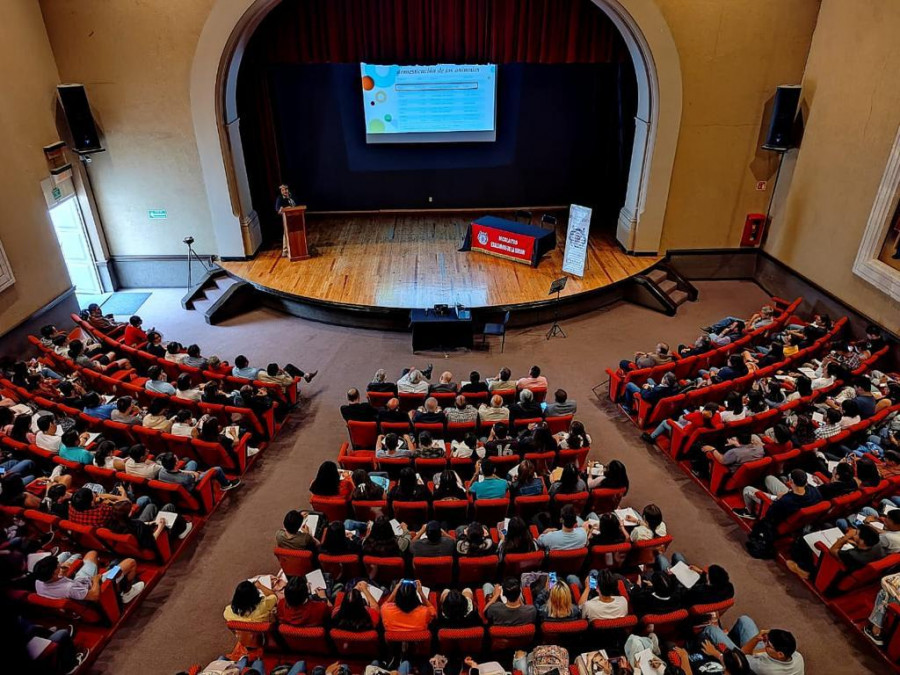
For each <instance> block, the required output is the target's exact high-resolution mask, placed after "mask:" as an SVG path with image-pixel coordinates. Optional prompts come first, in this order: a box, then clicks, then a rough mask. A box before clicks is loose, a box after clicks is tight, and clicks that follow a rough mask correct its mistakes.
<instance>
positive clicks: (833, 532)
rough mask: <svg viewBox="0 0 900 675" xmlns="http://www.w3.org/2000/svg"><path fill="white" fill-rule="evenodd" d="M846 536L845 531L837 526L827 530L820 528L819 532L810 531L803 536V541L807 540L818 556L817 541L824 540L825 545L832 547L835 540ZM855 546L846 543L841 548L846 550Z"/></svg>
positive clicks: (807, 543)
mask: <svg viewBox="0 0 900 675" xmlns="http://www.w3.org/2000/svg"><path fill="white" fill-rule="evenodd" d="M843 536H844V533H843V532H841V531H840V530H839V529H838V528H836V527H831V528H828V529H827V530H819V531H818V532H810V533H809V534H806V535H804V536H803V541H805V542H806V545H807V546H809V547H810V548H811V549H812V552H813V553H814V554H815V555H816V556H818V555H819V550H818V549H817V548H816V543H817V542H820V541H821V542H824V543H825V546H827V547H828V548H831V547H832V546H834V542H836V541H837V540H838V539H840V538H841V537H843ZM851 548H853V546H852V545H851V544H845V545H844V546H843V547H842V548H841V550H842V551H846V550H847V549H851Z"/></svg>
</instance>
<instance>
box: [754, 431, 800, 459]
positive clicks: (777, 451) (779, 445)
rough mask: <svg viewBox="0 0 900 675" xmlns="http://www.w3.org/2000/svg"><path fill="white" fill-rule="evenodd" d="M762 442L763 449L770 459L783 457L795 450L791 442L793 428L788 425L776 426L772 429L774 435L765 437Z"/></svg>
mask: <svg viewBox="0 0 900 675" xmlns="http://www.w3.org/2000/svg"><path fill="white" fill-rule="evenodd" d="M762 440H763V448H764V449H765V451H766V455H768V456H769V457H774V456H776V455H783V454H784V453H786V452H788V451H790V450H793V448H794V443H793V442H792V441H791V428H790V427H789V426H788V425H786V424H776V425H775V426H774V427H773V429H772V435H771V436H768V435H766V436H763V439H762Z"/></svg>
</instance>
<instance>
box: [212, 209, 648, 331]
mask: <svg viewBox="0 0 900 675" xmlns="http://www.w3.org/2000/svg"><path fill="white" fill-rule="evenodd" d="M479 215H481V214H473V213H454V214H421V213H416V214H407V213H400V214H378V215H365V214H348V215H327V216H325V215H319V216H316V215H311V216H309V217H308V218H307V233H308V238H309V245H310V251H311V252H312V253H313V257H312V258H311V259H309V260H303V261H299V262H294V263H292V262H289V261H288V259H287V258H283V257H281V249H280V247H279V248H277V249H276V248H269V249H266V250H263V251H260V253H259V254H258V255H257V256H256V257H255V258H253V259H252V260H247V261H231V262H222V263H221V265H222V267H223V268H224V269H225V270H226V271H227V272H228V273H229V274H230V275H231V276H233V277H235V278H237V279H241V280H244V281H247V282H249V283H250V284H252V285H253V286H255V287H256V289H257V290H258V291H262V296H263V298H264V299H266V298H267V297H268V302H267V304H270V305H274V306H278V307H279V308H280V309H283V310H285V311H288V312H290V313H292V314H299V315H302V316H308V317H309V318H314V319H318V320H323V321H329V322H332V323H341V324H349V325H371V326H372V327H376V326H377V327H385V324H384V322H378V321H377V320H376V321H375V322H374V323H373V322H372V321H371V320H372V319H375V316H377V315H381V316H383V317H387V316H388V315H393V316H394V317H395V318H399V317H405V316H406V313H407V312H408V310H409V309H412V308H416V307H431V306H433V305H435V304H441V303H443V304H447V305H456V304H461V305H464V306H465V307H468V308H471V309H473V310H476V312H478V311H479V310H480V311H481V313H484V312H486V311H490V310H499V309H501V308H503V309H510V310H512V311H513V312H514V313H516V314H518V315H519V317H518V320H517V321H516V323H524V322H527V319H526V315H528V314H529V311H530V317H529V318H530V319H531V322H537V321H538V320H541V317H540V316H539V315H537V314H535V313H534V311H535V310H538V311H539V310H542V309H544V310H545V309H546V308H547V307H548V306H549V301H550V300H551V298H549V297H548V295H547V290H548V289H549V287H550V283H551V282H552V281H553V280H554V279H556V278H558V277H561V276H564V274H563V272H562V262H563V246H564V243H565V225H564V224H563V221H564V220H565V214H559V218H560V221H561V223H560V225H558V226H557V227H558V229H557V247H556V249H555V250H554V251H553V252H552V253H550V254H549V255H545V256H544V257H543V258H542V259H541V262H540V264H539V265H538V266H537V267H529V266H527V265H523V264H521V263H516V262H512V261H510V260H505V259H502V258H497V257H494V256H489V255H485V254H483V253H478V252H459V251H458V250H457V249H458V248H459V247H460V244H461V242H462V240H463V237H464V235H465V232H466V228H467V226H468V224H469V222H470V221H471V220H472V219H473V218H477V217H478V216H479ZM496 215H499V216H501V217H506V218H510V219H512V214H503V213H498V214H496ZM538 217H539V216H538V214H537V213H536V214H535V219H536V221H535V222H537V218H538ZM661 259H662V258H660V257H656V256H640V257H635V256H629V255H626V254H625V253H624V252H623V251H622V250H621V249H620V248H619V247H618V245H617V244H616V242H615V241H614V239H613V237H612V235H609V234H606V233H600V232H594V233H592V235H591V238H590V243H589V249H588V258H587V263H586V266H585V276H584V277H583V278H578V277H573V276H569V281H568V285H567V286H566V289H565V290H564V291H563V293H562V298H563V300H564V301H568V302H567V304H569V305H570V306H571V305H572V301H573V300H576V299H579V300H585V299H587V298H588V297H589V296H596V294H597V293H598V292H600V291H602V290H604V289H607V288H609V287H611V286H613V285H615V284H618V283H619V282H622V281H625V280H627V279H629V278H630V277H632V276H634V275H636V274H640V273H642V272H645V271H647V270H648V269H649V268H651V267H653V265H655V264H656V263H657V262H659V261H660V260H661ZM304 306H305V309H304ZM341 312H343V313H344V314H346V315H348V316H349V315H352V314H356V315H358V318H361V319H362V321H356V320H347V321H345V320H336V319H335V318H334V316H331V318H329V317H328V316H327V315H328V314H329V313H341ZM366 315H368V320H367V319H366ZM523 319H524V320H525V321H523Z"/></svg>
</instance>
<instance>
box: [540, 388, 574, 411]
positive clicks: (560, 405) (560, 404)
mask: <svg viewBox="0 0 900 675" xmlns="http://www.w3.org/2000/svg"><path fill="white" fill-rule="evenodd" d="M577 409H578V404H577V403H575V401H570V400H569V395H568V394H567V393H566V390H565V389H557V390H556V391H555V392H554V394H553V403H550V404H548V405H547V409H546V410H545V411H544V414H545V415H546V416H547V417H562V416H564V415H574V414H575V411H576V410H577Z"/></svg>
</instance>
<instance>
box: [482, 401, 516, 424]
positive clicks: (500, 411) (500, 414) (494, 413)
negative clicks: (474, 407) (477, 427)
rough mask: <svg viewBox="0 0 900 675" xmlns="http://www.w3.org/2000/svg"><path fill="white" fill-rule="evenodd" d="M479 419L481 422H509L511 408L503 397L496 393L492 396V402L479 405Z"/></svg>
mask: <svg viewBox="0 0 900 675" xmlns="http://www.w3.org/2000/svg"><path fill="white" fill-rule="evenodd" d="M478 419H479V421H480V422H481V424H492V423H494V422H508V421H509V408H507V407H506V406H505V405H503V397H502V396H499V395H497V394H494V395H493V396H492V397H491V400H490V403H482V404H481V405H480V406H478Z"/></svg>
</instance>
